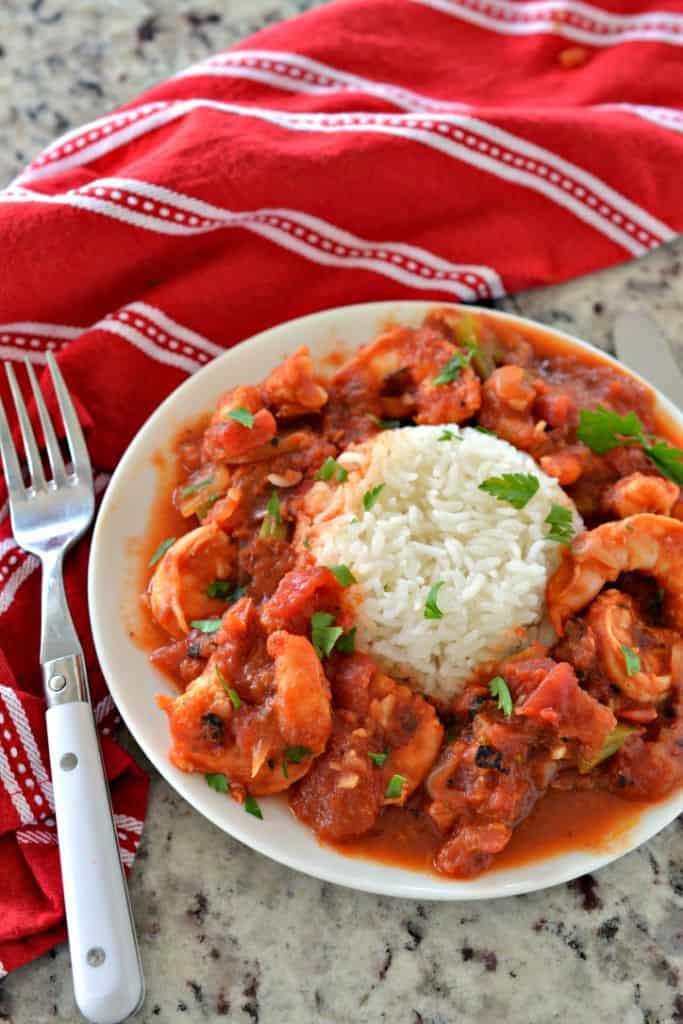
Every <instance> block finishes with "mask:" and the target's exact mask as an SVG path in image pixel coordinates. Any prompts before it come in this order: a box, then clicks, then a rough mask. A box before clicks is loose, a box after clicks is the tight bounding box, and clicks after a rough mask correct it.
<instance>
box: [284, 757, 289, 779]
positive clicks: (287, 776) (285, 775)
mask: <svg viewBox="0 0 683 1024" xmlns="http://www.w3.org/2000/svg"><path fill="white" fill-rule="evenodd" d="M282 774H283V775H284V777H285V778H286V779H288V778H289V772H288V771H287V761H286V760H283V762H282Z"/></svg>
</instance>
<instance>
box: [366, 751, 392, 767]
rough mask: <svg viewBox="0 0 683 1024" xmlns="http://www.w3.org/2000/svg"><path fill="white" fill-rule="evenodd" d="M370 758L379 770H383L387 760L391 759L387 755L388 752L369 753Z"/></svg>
mask: <svg viewBox="0 0 683 1024" xmlns="http://www.w3.org/2000/svg"><path fill="white" fill-rule="evenodd" d="M368 757H369V758H370V760H371V761H372V762H374V764H376V765H377V767H378V768H381V767H382V765H383V764H384V762H385V761H386V759H387V758H388V757H389V755H388V754H387V753H386V751H385V752H384V753H383V754H373V753H370V752H368Z"/></svg>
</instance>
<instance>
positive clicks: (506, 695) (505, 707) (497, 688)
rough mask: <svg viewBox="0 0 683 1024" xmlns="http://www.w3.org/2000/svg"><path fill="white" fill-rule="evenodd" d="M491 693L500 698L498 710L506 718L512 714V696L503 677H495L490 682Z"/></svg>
mask: <svg viewBox="0 0 683 1024" xmlns="http://www.w3.org/2000/svg"><path fill="white" fill-rule="evenodd" d="M489 693H490V694H491V696H492V697H497V698H498V709H499V711H502V712H503V714H504V715H505V717H506V718H509V717H510V715H511V714H512V694H511V693H510V690H509V689H508V684H507V683H506V682H505V680H504V679H503V677H502V676H494V677H493V679H491V680H490V682H489Z"/></svg>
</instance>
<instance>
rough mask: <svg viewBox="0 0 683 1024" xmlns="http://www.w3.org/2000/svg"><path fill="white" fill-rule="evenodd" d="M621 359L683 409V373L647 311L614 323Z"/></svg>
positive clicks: (636, 311)
mask: <svg viewBox="0 0 683 1024" xmlns="http://www.w3.org/2000/svg"><path fill="white" fill-rule="evenodd" d="M614 347H615V349H616V353H617V356H618V358H619V359H620V360H621V361H622V362H623V363H624V364H625V365H626V366H628V367H630V368H631V369H632V370H635V371H636V373H639V374H641V376H643V377H644V378H645V380H647V381H649V382H650V384H654V386H655V387H656V388H659V390H660V391H661V392H662V393H663V394H665V395H666V396H667V398H670V399H671V401H672V402H674V403H675V404H676V405H677V406H678V408H679V409H683V373H681V371H680V370H679V368H678V364H677V362H676V360H675V359H674V357H673V354H672V352H671V349H670V348H669V343H668V342H667V340H666V338H665V337H664V335H663V334H662V332H661V331H660V329H659V327H658V325H657V324H656V323H655V322H654V320H653V319H652V317H651V316H649V315H648V314H647V313H646V312H645V310H643V309H633V310H626V311H625V312H623V313H620V314H619V316H618V317H617V319H616V320H615V322H614Z"/></svg>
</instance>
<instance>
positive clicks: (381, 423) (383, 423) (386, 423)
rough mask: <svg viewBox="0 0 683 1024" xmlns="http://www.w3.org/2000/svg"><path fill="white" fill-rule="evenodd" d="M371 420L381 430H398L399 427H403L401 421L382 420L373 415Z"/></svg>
mask: <svg viewBox="0 0 683 1024" xmlns="http://www.w3.org/2000/svg"><path fill="white" fill-rule="evenodd" d="M370 419H371V420H372V422H373V423H374V424H375V426H376V427H379V429H380V430H396V428H397V427H400V426H401V421H400V420H380V419H378V418H377V417H376V416H373V415H372V414H370Z"/></svg>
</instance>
